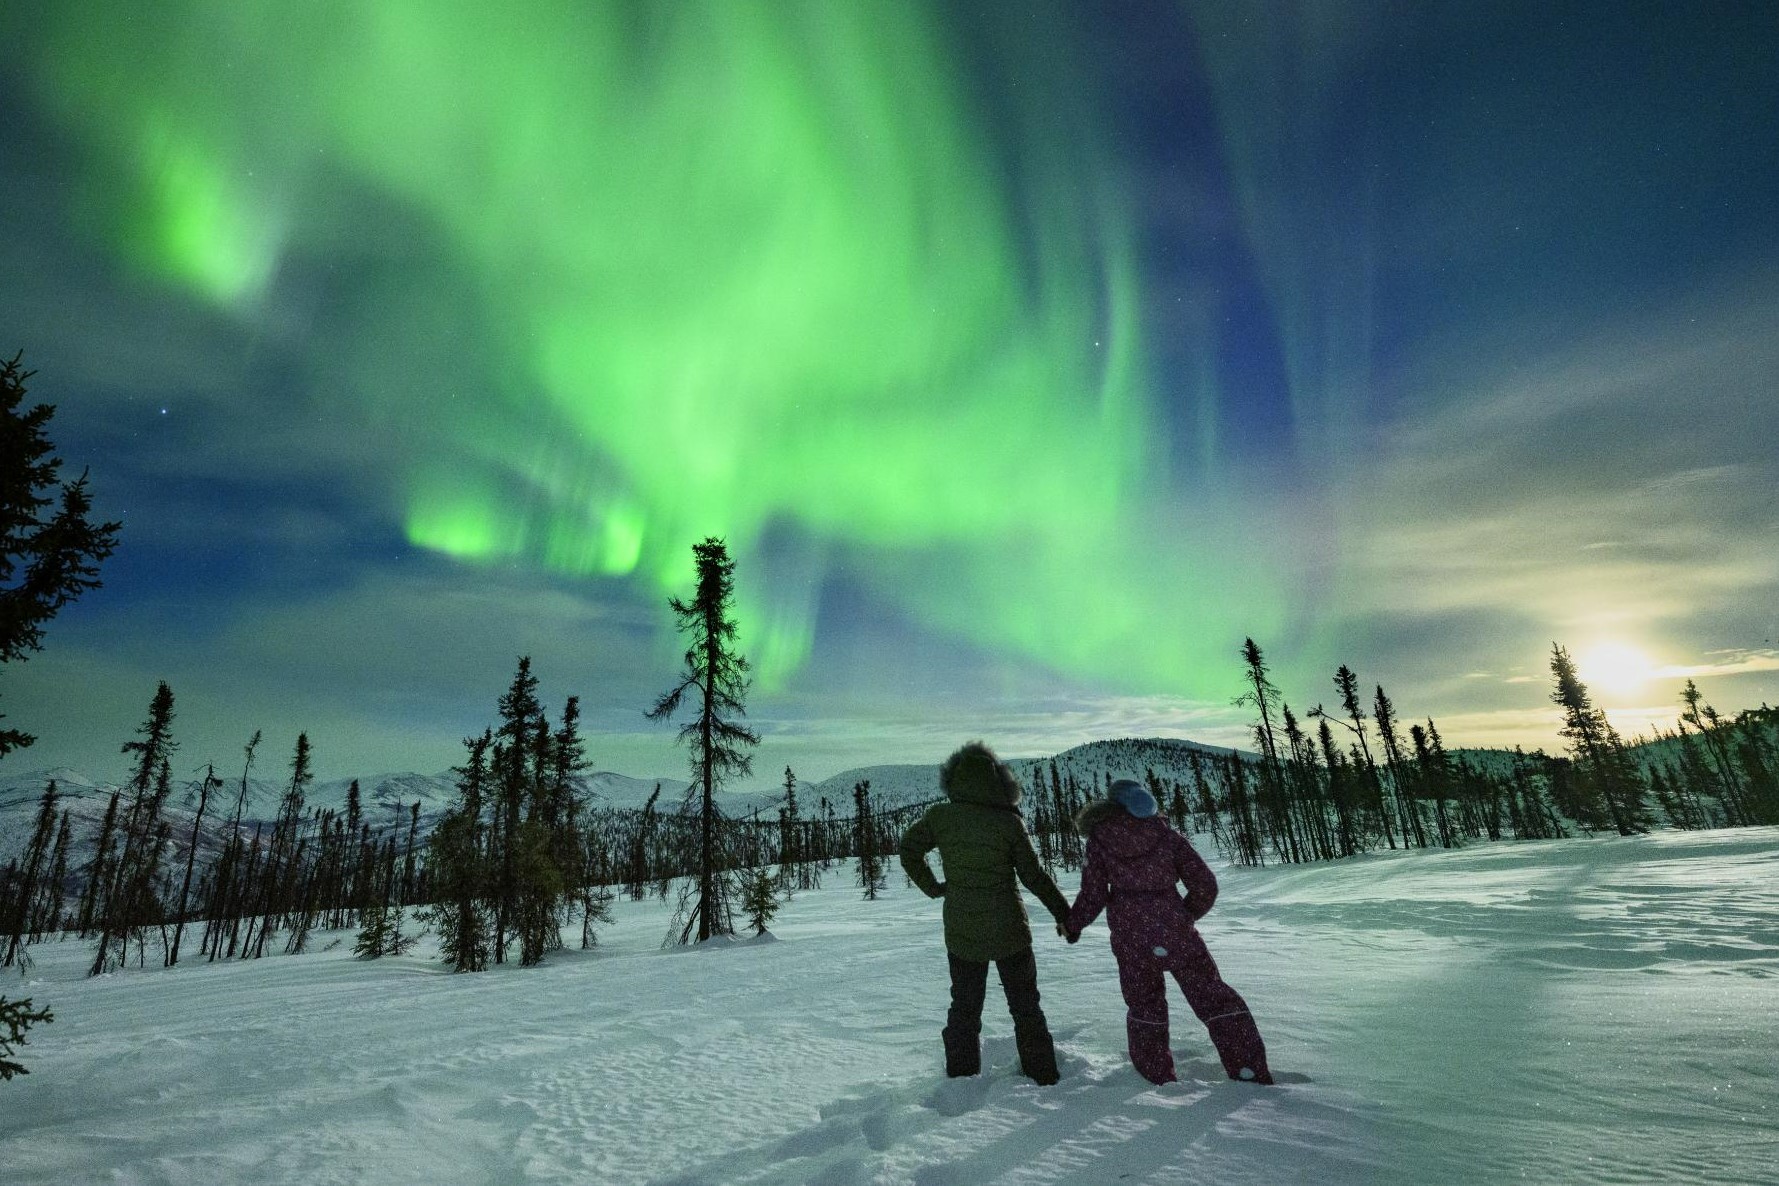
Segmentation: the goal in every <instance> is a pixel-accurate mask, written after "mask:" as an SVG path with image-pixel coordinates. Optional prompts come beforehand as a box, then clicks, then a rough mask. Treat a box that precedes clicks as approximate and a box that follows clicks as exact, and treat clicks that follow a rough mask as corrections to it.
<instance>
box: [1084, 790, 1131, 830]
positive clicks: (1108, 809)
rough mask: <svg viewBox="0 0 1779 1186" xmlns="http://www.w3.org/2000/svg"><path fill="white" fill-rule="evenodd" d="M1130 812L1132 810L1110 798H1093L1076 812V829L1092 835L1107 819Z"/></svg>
mask: <svg viewBox="0 0 1779 1186" xmlns="http://www.w3.org/2000/svg"><path fill="white" fill-rule="evenodd" d="M1129 814H1130V812H1128V811H1126V810H1124V808H1122V807H1120V806H1119V805H1118V804H1116V803H1114V802H1113V801H1112V800H1110V799H1093V800H1090V801H1089V802H1088V803H1087V804H1086V806H1084V807H1082V808H1081V810H1080V811H1077V812H1076V813H1075V831H1077V832H1079V833H1080V834H1081V835H1082V836H1084V837H1086V836H1092V835H1093V832H1094V829H1095V828H1097V827H1099V826H1100V825H1101V824H1103V823H1105V822H1106V821H1107V820H1109V819H1111V818H1113V817H1114V816H1119V815H1129Z"/></svg>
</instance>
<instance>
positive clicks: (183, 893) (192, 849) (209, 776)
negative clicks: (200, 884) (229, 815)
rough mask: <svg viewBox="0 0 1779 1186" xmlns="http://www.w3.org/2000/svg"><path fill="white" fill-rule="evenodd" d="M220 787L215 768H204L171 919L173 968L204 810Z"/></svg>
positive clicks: (170, 962)
mask: <svg viewBox="0 0 1779 1186" xmlns="http://www.w3.org/2000/svg"><path fill="white" fill-rule="evenodd" d="M220 786H222V779H220V778H218V777H216V767H215V766H206V767H204V779H203V782H202V783H201V784H200V786H199V788H198V809H197V811H196V812H194V813H193V815H192V819H191V843H190V845H189V846H188V848H187V850H186V856H185V881H184V882H183V883H182V884H181V885H180V887H179V909H178V910H177V912H175V914H174V916H173V919H174V923H173V946H172V947H171V948H170V949H169V950H168V952H167V966H168V967H169V968H171V967H173V966H174V965H175V964H177V963H178V962H179V940H180V937H181V936H183V935H184V934H185V910H186V906H187V904H188V902H189V900H190V898H189V895H190V894H191V875H192V869H193V868H195V867H196V865H197V861H198V835H199V829H200V828H202V827H203V825H204V808H205V807H207V806H208V805H209V803H210V792H211V791H212V790H214V789H216V788H218V787H220Z"/></svg>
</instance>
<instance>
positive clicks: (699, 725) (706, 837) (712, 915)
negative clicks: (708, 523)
mask: <svg viewBox="0 0 1779 1186" xmlns="http://www.w3.org/2000/svg"><path fill="white" fill-rule="evenodd" d="M692 555H693V558H694V561H695V563H696V566H697V571H698V588H697V592H696V594H695V595H694V596H693V598H692V600H691V601H689V602H687V601H682V600H680V599H679V598H677V597H675V598H672V599H670V600H669V602H668V605H669V606H670V607H671V608H672V610H673V614H674V617H675V618H676V619H677V620H678V626H679V630H680V632H681V633H683V634H686V635H687V636H688V638H689V645H688V646H687V647H686V654H685V669H684V672H683V674H682V675H681V677H680V680H679V682H678V683H677V684H675V685H674V686H673V687H672V688H669V689H668V690H667V691H666V692H664V693H662V695H661V696H660V698H659V699H657V700H656V701H655V704H654V707H653V708H651V709H650V710H649V712H648V716H649V719H650V720H666V719H670V718H671V717H672V716H673V714H674V713H676V712H677V711H679V707H680V704H681V701H682V700H684V698H685V695H686V693H687V692H691V691H694V690H695V691H696V692H697V693H698V699H699V703H698V707H697V712H696V714H695V715H694V716H693V717H692V718H691V719H690V720H689V721H687V722H686V723H685V724H684V725H683V726H681V728H680V731H679V740H680V741H681V742H682V743H683V744H684V745H685V746H686V747H687V750H688V752H689V754H690V759H691V769H692V781H693V787H694V789H695V790H696V791H697V792H698V793H699V794H700V795H701V811H700V814H699V846H698V888H697V898H696V901H695V902H694V903H693V904H692V906H691V912H690V917H688V918H687V919H686V920H685V925H684V928H683V929H682V930H681V931H680V934H679V942H681V943H686V942H690V941H692V940H693V938H694V936H695V937H696V939H697V941H698V942H701V943H702V942H703V941H705V940H706V939H709V938H710V937H711V936H713V935H728V934H733V933H734V930H735V924H734V921H733V919H732V917H731V914H730V907H729V893H728V886H727V884H726V881H727V878H726V877H725V876H724V875H723V873H722V871H721V870H719V869H718V867H717V863H718V852H717V846H716V845H717V836H716V830H717V819H718V812H717V805H716V791H717V790H718V788H720V787H721V786H722V784H723V782H724V781H725V780H726V779H727V778H729V777H731V776H741V777H746V776H747V775H748V774H750V773H752V772H753V759H752V758H751V757H750V756H749V755H748V750H749V749H750V748H751V747H753V746H755V745H758V744H759V742H760V739H759V736H758V735H757V734H755V733H754V731H753V730H751V729H749V728H748V727H747V726H745V725H743V724H741V722H740V720H739V718H741V717H743V716H746V715H747V708H746V699H747V690H748V686H749V680H748V676H747V673H748V662H747V659H746V658H745V657H744V656H743V655H742V654H741V653H740V652H739V651H738V650H736V649H735V621H734V619H733V618H732V617H731V616H730V612H731V611H730V600H731V598H732V597H733V596H734V592H735V562H734V561H733V560H731V559H730V558H729V550H728V548H727V547H726V546H725V545H724V543H723V541H722V540H720V539H717V538H715V537H714V536H712V537H709V538H706V539H705V540H704V542H703V543H700V544H694V545H693V547H692Z"/></svg>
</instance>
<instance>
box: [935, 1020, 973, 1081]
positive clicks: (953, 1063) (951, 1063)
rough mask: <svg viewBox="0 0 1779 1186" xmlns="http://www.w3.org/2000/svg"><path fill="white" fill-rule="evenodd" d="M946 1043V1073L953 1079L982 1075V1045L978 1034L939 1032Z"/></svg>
mask: <svg viewBox="0 0 1779 1186" xmlns="http://www.w3.org/2000/svg"><path fill="white" fill-rule="evenodd" d="M939 1037H940V1038H941V1039H942V1040H943V1041H944V1043H945V1073H946V1075H948V1076H949V1077H951V1078H953V1079H961V1078H963V1077H965V1076H968V1075H979V1074H981V1073H982V1043H981V1040H980V1039H979V1037H978V1036H977V1035H976V1034H966V1033H958V1032H957V1031H955V1030H953V1029H950V1028H946V1029H943V1030H941V1031H939Z"/></svg>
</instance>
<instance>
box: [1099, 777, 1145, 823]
mask: <svg viewBox="0 0 1779 1186" xmlns="http://www.w3.org/2000/svg"><path fill="white" fill-rule="evenodd" d="M1106 793H1107V794H1108V795H1110V796H1111V798H1112V802H1114V803H1116V804H1118V806H1120V807H1122V808H1124V810H1126V811H1128V812H1130V813H1131V814H1132V815H1134V816H1136V817H1137V818H1138V819H1148V818H1149V817H1150V816H1152V815H1154V814H1155V811H1156V807H1155V796H1154V795H1151V794H1150V793H1149V788H1148V787H1146V786H1144V785H1143V784H1142V783H1140V782H1138V781H1137V780H1136V779H1134V778H1120V779H1118V780H1116V781H1115V782H1113V783H1112V785H1111V787H1110V788H1108V790H1107V792H1106Z"/></svg>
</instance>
